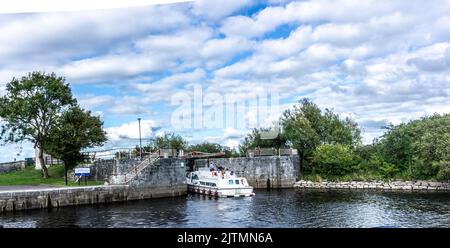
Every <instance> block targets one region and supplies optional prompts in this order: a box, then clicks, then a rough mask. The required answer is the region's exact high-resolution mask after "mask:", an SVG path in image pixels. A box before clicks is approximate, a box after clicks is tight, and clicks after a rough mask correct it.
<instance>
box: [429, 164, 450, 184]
mask: <svg viewBox="0 0 450 248" xmlns="http://www.w3.org/2000/svg"><path fill="white" fill-rule="evenodd" d="M433 168H435V169H436V170H437V174H436V179H437V180H440V181H446V180H450V161H440V162H434V163H433Z"/></svg>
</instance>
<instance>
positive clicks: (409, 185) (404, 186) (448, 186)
mask: <svg viewBox="0 0 450 248" xmlns="http://www.w3.org/2000/svg"><path fill="white" fill-rule="evenodd" d="M294 187H295V188H304V189H376V190H433V191H434V190H445V191H450V183H449V182H431V181H386V182H385V181H372V182H356V181H352V182H328V181H322V182H312V181H304V180H301V181H298V182H297V183H295V185H294Z"/></svg>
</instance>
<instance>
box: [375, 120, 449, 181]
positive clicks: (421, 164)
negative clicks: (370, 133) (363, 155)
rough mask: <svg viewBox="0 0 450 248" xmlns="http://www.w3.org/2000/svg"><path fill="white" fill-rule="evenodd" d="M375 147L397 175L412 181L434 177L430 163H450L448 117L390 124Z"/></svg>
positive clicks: (436, 173) (435, 168) (435, 174)
mask: <svg viewBox="0 0 450 248" xmlns="http://www.w3.org/2000/svg"><path fill="white" fill-rule="evenodd" d="M378 146H379V150H380V152H381V154H382V156H383V158H384V159H385V160H386V161H387V162H389V163H391V164H393V165H395V168H396V169H397V170H398V171H399V172H401V173H403V174H409V175H410V177H412V178H414V179H430V178H435V177H437V176H438V173H439V169H438V168H437V167H436V166H433V164H436V163H439V162H440V161H449V160H450V115H448V114H446V115H442V116H441V115H438V114H435V115H433V116H430V117H424V118H421V119H419V120H414V121H411V122H409V123H404V124H400V125H398V126H392V125H391V126H389V127H388V128H387V132H386V133H385V134H384V135H383V136H382V139H381V140H380V142H379V144H378ZM443 171H445V169H443ZM443 174H445V172H442V171H441V174H440V175H443Z"/></svg>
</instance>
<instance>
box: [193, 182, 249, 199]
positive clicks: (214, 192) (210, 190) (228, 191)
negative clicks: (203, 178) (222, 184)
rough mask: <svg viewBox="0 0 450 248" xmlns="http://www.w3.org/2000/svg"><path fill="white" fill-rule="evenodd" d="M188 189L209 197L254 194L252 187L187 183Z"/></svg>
mask: <svg viewBox="0 0 450 248" xmlns="http://www.w3.org/2000/svg"><path fill="white" fill-rule="evenodd" d="M188 191H189V192H192V193H196V194H202V195H207V196H211V197H248V196H254V195H255V193H253V188H252V187H246V188H217V187H206V186H202V185H193V184H188Z"/></svg>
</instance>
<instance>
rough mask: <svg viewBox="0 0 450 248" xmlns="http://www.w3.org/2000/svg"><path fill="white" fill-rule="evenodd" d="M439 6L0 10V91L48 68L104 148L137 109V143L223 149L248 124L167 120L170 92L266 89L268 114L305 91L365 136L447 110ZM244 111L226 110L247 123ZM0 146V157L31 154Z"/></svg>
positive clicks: (204, 4)
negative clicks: (92, 120) (163, 140)
mask: <svg viewBox="0 0 450 248" xmlns="http://www.w3.org/2000/svg"><path fill="white" fill-rule="evenodd" d="M449 13H450V1H401V0H399V1H391V0H389V1H383V0H377V1H361V0H357V1H356V0H342V1H330V0H317V1H285V0H255V1H251V0H228V1H213V0H211V1H194V2H189V3H178V4H170V5H162V6H149V7H139V8H123V9H113V10H97V11H76V12H53V13H31V14H0V95H2V94H4V86H5V85H6V83H7V82H8V81H10V80H11V79H12V77H14V76H15V77H20V76H22V75H25V74H26V73H27V72H29V71H46V72H52V71H53V72H55V73H57V74H59V75H62V76H65V77H66V79H67V82H68V83H70V84H71V87H72V90H73V93H74V95H75V96H76V97H77V98H78V100H79V102H80V104H81V105H82V106H83V107H85V108H87V109H90V110H92V111H93V112H94V113H96V114H98V115H100V116H101V118H102V119H103V120H104V122H105V128H106V130H107V132H108V136H109V138H110V141H109V142H108V144H107V145H106V146H107V147H114V146H116V147H117V146H121V147H124V146H125V147H128V146H134V145H135V144H137V141H136V139H137V138H138V131H137V121H136V119H137V118H138V117H140V118H142V119H143V121H142V129H143V136H144V138H149V137H150V136H152V135H160V134H161V133H162V132H173V131H175V132H178V133H180V134H182V135H183V136H185V137H186V138H187V139H188V140H189V141H190V142H192V143H196V142H200V141H204V140H207V141H211V142H219V143H221V144H223V145H227V146H230V147H233V146H236V145H237V144H239V142H240V141H241V140H242V138H243V137H244V135H245V134H246V133H247V132H248V127H246V128H239V127H237V126H232V125H231V126H223V127H221V128H206V127H203V128H194V127H192V128H184V129H179V128H174V126H173V125H172V124H173V122H172V121H171V120H172V118H173V116H174V113H175V112H177V110H180V111H184V109H183V108H180V106H179V105H177V104H176V102H175V104H174V99H175V98H176V95H177V94H184V95H185V96H186V97H187V98H189V96H192V94H193V87H194V86H196V85H197V86H200V87H201V89H202V92H203V93H204V94H210V95H211V96H217V97H216V98H221V97H225V96H226V95H227V94H234V98H235V99H237V100H239V101H243V102H245V101H249V99H250V98H251V97H252V96H253V94H255V92H256V93H258V92H259V93H260V92H271V93H274V94H278V95H279V97H280V99H279V100H280V101H279V102H280V110H283V109H286V108H289V107H291V106H292V105H293V104H295V103H296V101H298V100H299V99H300V98H301V97H309V98H311V99H313V100H314V102H316V103H317V104H318V105H319V106H320V107H321V108H332V109H334V111H335V112H337V113H339V114H340V115H341V116H345V117H346V116H349V117H351V118H353V119H354V120H356V121H357V122H358V123H359V124H360V126H361V128H362V130H363V140H364V142H365V143H368V142H370V141H371V140H372V139H373V138H375V137H378V136H379V135H380V134H381V133H382V129H381V127H382V126H383V125H386V124H388V123H393V124H398V123H401V122H405V121H408V120H410V119H415V118H419V117H421V116H424V115H429V114H433V113H449V112H450V97H449V94H450V28H449V27H450V14H449ZM213 98H214V97H213ZM204 108H205V110H206V109H207V108H208V105H205V106H204ZM191 110H192V109H191ZM245 111H246V112H245V113H242V114H239V115H238V117H237V118H245V119H247V120H248V119H251V118H254V113H253V112H254V109H252V108H251V107H250V105H249V107H248V109H246V110H245ZM276 119H277V114H276V113H273V114H271V115H270V116H269V117H268V118H264V119H258V124H259V125H261V126H265V125H270V124H271V123H272V122H273V121H274V120H276ZM152 127H153V128H155V127H157V128H160V129H159V130H158V131H157V132H153V133H152V131H151V128H152ZM20 147H23V148H22V152H21V153H20V155H17V151H19V150H20ZM0 149H1V150H2V152H1V154H0V161H9V160H13V159H14V158H21V157H28V156H32V153H33V152H32V147H31V146H30V144H27V143H23V144H20V145H9V146H3V147H1V148H0Z"/></svg>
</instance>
